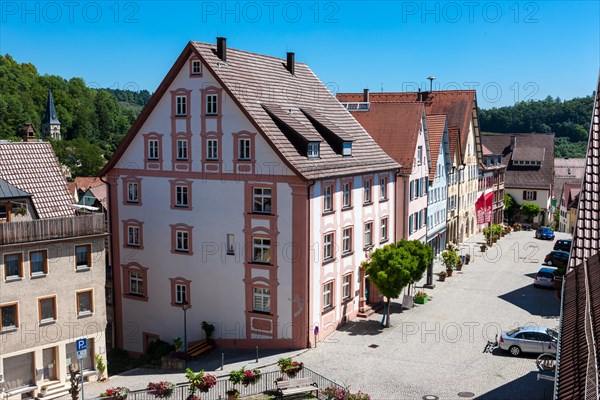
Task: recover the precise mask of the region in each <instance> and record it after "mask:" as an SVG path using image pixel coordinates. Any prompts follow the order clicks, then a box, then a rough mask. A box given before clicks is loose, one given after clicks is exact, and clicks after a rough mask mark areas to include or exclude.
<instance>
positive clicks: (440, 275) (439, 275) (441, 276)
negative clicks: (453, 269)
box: [437, 271, 448, 282]
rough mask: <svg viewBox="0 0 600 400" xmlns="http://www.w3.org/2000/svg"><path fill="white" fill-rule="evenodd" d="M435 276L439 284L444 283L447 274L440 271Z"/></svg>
mask: <svg viewBox="0 0 600 400" xmlns="http://www.w3.org/2000/svg"><path fill="white" fill-rule="evenodd" d="M437 275H438V279H439V280H440V282H444V281H445V280H446V277H447V276H448V273H447V272H446V271H442V272H440V273H439V274H437Z"/></svg>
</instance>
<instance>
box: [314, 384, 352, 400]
mask: <svg viewBox="0 0 600 400" xmlns="http://www.w3.org/2000/svg"><path fill="white" fill-rule="evenodd" d="M321 395H322V396H323V397H325V398H326V399H327V400H346V399H348V398H349V397H348V396H349V395H350V392H349V391H348V389H344V388H341V387H336V386H328V387H326V388H325V389H322V390H321Z"/></svg>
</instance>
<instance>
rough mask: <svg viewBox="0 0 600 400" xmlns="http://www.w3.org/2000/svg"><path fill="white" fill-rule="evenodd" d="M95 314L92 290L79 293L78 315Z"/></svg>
mask: <svg viewBox="0 0 600 400" xmlns="http://www.w3.org/2000/svg"><path fill="white" fill-rule="evenodd" d="M93 312H94V301H93V296H92V291H91V290H84V291H81V292H77V315H79V316H82V315H88V314H92V313H93Z"/></svg>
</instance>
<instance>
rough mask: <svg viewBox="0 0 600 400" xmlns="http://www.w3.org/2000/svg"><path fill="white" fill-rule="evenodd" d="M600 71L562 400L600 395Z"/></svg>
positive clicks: (561, 367)
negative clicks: (599, 351)
mask: <svg viewBox="0 0 600 400" xmlns="http://www.w3.org/2000/svg"><path fill="white" fill-rule="evenodd" d="M599 193H600V74H599V76H598V84H597V88H596V98H595V100H594V110H593V112H592V122H591V124H590V133H589V139H588V148H587V159H586V165H585V175H584V178H583V184H582V186H581V192H580V193H579V204H578V208H577V221H576V222H575V230H574V232H573V245H572V246H571V256H570V259H569V272H568V273H567V275H566V277H565V279H566V282H565V284H564V290H563V294H562V307H561V329H560V340H559V359H558V363H557V371H556V386H555V387H556V393H555V398H557V399H584V398H585V399H592V398H593V399H597V398H600V390H599V387H598V382H599V381H600V372H599V371H600V354H599V353H598V349H597V344H598V340H600V253H599V251H600V195H599Z"/></svg>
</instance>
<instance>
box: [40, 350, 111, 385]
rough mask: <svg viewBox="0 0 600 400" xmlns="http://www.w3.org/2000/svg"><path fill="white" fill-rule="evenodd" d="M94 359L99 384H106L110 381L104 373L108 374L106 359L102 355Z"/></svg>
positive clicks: (97, 355)
mask: <svg viewBox="0 0 600 400" xmlns="http://www.w3.org/2000/svg"><path fill="white" fill-rule="evenodd" d="M94 358H95V359H96V371H97V373H98V382H106V381H107V380H108V379H107V378H106V377H105V376H104V372H106V364H105V363H104V359H103V358H102V356H101V355H100V354H96V355H95V356H94ZM42 389H43V388H42Z"/></svg>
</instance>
